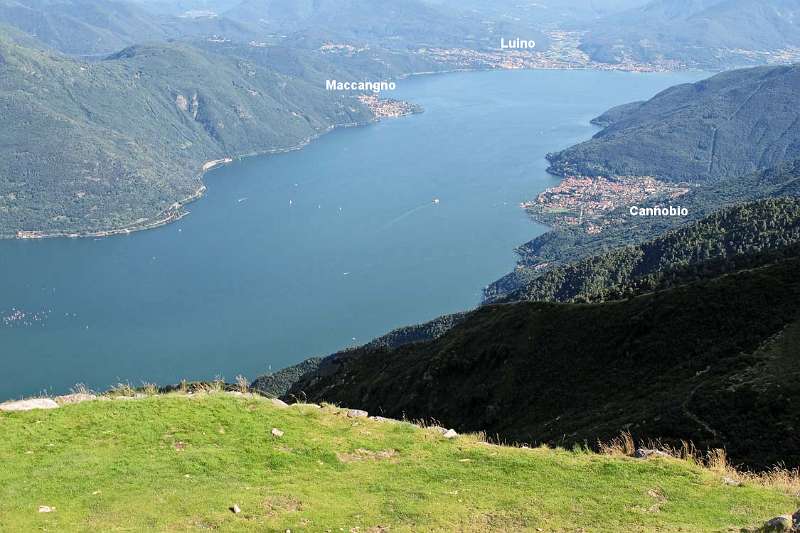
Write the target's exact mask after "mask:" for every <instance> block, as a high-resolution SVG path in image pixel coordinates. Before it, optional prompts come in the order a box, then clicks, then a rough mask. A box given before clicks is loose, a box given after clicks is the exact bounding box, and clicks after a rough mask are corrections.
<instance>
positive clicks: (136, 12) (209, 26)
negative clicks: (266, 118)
mask: <svg viewBox="0 0 800 533" xmlns="http://www.w3.org/2000/svg"><path fill="white" fill-rule="evenodd" d="M148 5H149V4H148ZM0 23H4V24H7V25H9V26H13V27H15V28H17V29H19V30H22V31H24V32H26V33H28V34H29V35H31V36H34V37H36V38H37V39H38V40H39V41H41V42H43V43H45V44H47V45H48V46H50V47H52V48H54V49H56V50H58V51H60V52H63V53H65V54H71V55H105V54H109V53H111V52H116V51H119V50H121V49H122V48H125V47H127V46H130V45H132V44H137V43H143V42H151V41H165V40H168V39H180V38H187V37H188V38H192V37H206V36H213V35H218V36H223V37H228V38H232V37H235V38H237V39H239V40H243V41H246V40H248V39H251V38H253V36H254V35H253V34H252V33H251V31H250V29H249V28H248V27H247V26H246V25H245V24H241V23H238V22H234V21H232V20H229V19H225V18H222V17H218V16H209V15H208V14H203V13H197V16H183V17H178V16H171V15H166V14H159V13H153V12H151V11H149V10H147V9H145V7H143V5H140V4H139V3H134V2H130V1H120V0H0Z"/></svg>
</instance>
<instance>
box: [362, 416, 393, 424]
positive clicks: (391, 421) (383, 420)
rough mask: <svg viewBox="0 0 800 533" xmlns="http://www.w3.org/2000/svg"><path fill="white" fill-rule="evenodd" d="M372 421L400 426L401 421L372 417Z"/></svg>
mask: <svg viewBox="0 0 800 533" xmlns="http://www.w3.org/2000/svg"><path fill="white" fill-rule="evenodd" d="M369 419H370V420H374V421H376V422H385V423H387V424H399V423H400V421H399V420H395V419H394V418H384V417H382V416H371V417H369Z"/></svg>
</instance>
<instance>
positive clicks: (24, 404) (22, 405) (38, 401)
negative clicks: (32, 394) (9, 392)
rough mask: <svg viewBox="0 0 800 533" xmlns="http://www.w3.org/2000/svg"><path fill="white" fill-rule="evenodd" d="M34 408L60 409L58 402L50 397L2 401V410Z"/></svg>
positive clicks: (31, 409)
mask: <svg viewBox="0 0 800 533" xmlns="http://www.w3.org/2000/svg"><path fill="white" fill-rule="evenodd" d="M34 409H58V404H57V403H56V402H55V401H53V400H51V399H50V398H34V399H32V400H20V401H17V402H6V403H0V411H6V412H15V411H33V410H34Z"/></svg>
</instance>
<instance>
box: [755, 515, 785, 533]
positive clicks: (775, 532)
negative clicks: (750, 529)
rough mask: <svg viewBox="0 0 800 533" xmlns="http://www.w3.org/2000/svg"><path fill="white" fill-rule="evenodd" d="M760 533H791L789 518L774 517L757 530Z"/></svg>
mask: <svg viewBox="0 0 800 533" xmlns="http://www.w3.org/2000/svg"><path fill="white" fill-rule="evenodd" d="M759 531H761V532H762V533H788V532H789V531H792V517H791V516H776V517H775V518H773V519H772V520H770V521H768V522H767V523H766V524H764V526H763V527H762V528H761V529H760V530H759Z"/></svg>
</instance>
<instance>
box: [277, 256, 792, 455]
mask: <svg viewBox="0 0 800 533" xmlns="http://www.w3.org/2000/svg"><path fill="white" fill-rule="evenodd" d="M785 255H787V256H789V257H790V258H788V259H787V258H780V259H774V258H772V257H769V256H765V257H764V259H763V260H762V261H753V262H752V263H751V264H748V265H746V266H747V268H745V269H740V270H739V271H738V272H736V273H733V274H724V275H721V276H717V277H713V276H712V277H710V278H708V279H701V280H699V281H693V282H690V283H688V284H685V285H678V286H675V287H672V288H669V289H667V290H663V291H658V292H655V293H645V294H642V295H640V296H635V297H629V298H628V299H626V300H622V301H616V302H609V303H603V304H591V305H587V304H554V303H518V304H507V305H494V306H486V307H482V308H480V309H478V310H477V311H475V312H473V313H472V314H470V315H469V316H468V317H467V319H466V320H465V321H463V322H462V323H461V324H459V325H457V326H456V327H455V328H453V329H452V330H450V331H449V332H448V333H446V334H445V335H443V336H441V337H440V338H438V339H437V340H434V341H429V342H425V343H418V344H412V345H407V346H403V347H400V348H397V349H394V350H391V349H379V348H378V349H374V348H369V347H365V348H362V349H360V350H357V351H355V352H346V353H342V354H338V355H336V356H333V357H331V358H328V359H326V360H324V361H323V362H322V364H321V366H320V369H319V370H318V371H317V372H316V373H314V374H309V375H306V376H305V377H304V378H302V379H301V380H300V382H298V383H297V384H296V385H295V386H294V387H293V388H292V390H291V391H290V395H296V396H298V395H301V394H303V395H306V396H307V397H308V398H309V399H311V400H313V401H321V400H325V401H330V402H337V403H342V404H345V405H350V406H357V407H362V408H366V409H369V410H371V411H374V412H380V413H385V414H387V415H389V416H401V415H405V416H409V417H411V418H432V419H436V420H440V421H441V422H442V423H444V424H447V425H453V426H455V427H457V428H460V429H463V430H485V431H487V432H488V433H489V434H490V435H495V436H497V437H498V438H499V439H501V440H509V441H522V442H532V443H540V442H548V443H558V444H566V445H570V444H574V443H590V444H592V443H595V442H596V441H597V440H598V439H608V438H610V437H612V436H614V435H616V434H618V433H619V432H620V431H623V430H628V431H630V432H632V433H633V435H634V436H635V437H637V438H663V439H666V440H667V441H671V442H677V441H680V440H682V439H687V440H691V441H693V442H694V443H695V444H697V445H698V446H699V447H701V448H712V447H724V448H726V449H727V450H728V452H729V453H730V455H731V456H732V458H733V460H734V461H735V462H737V463H738V462H741V463H745V464H747V465H750V466H754V467H768V466H771V465H773V464H776V463H778V462H781V461H785V462H786V463H787V464H790V465H794V466H797V465H798V464H800V439H798V437H797V432H796V428H797V427H798V423H800V419H798V414H797V413H798V411H797V409H796V408H795V407H793V406H796V404H797V402H798V400H800V388H798V386H797V377H798V375H797V368H798V366H797V363H798V361H797V356H798V353H800V351H798V346H800V344H799V343H800V321H798V319H799V318H800V315H799V314H798V313H799V312H800V304H798V301H800V300H798V296H800V281H798V279H800V278H798V275H800V257H798V254H797V252H796V249H795V251H794V252H792V253H790V252H787V253H786V254H785ZM729 260H730V261H731V262H736V261H737V259H735V258H730V259H729ZM711 272H712V273H713V269H711Z"/></svg>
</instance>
